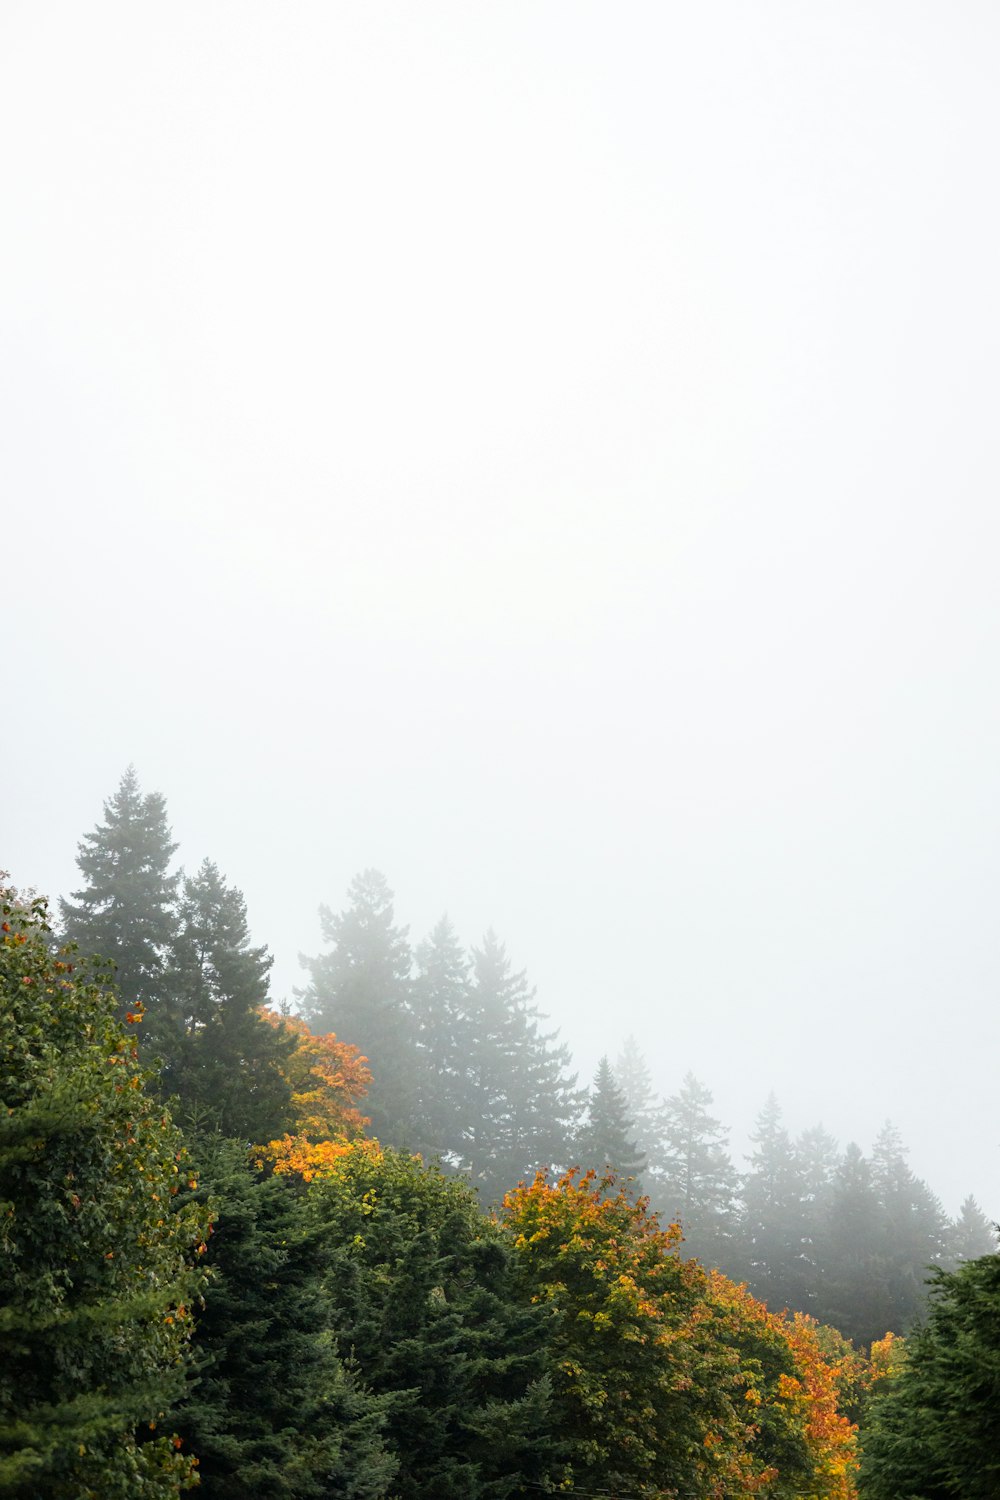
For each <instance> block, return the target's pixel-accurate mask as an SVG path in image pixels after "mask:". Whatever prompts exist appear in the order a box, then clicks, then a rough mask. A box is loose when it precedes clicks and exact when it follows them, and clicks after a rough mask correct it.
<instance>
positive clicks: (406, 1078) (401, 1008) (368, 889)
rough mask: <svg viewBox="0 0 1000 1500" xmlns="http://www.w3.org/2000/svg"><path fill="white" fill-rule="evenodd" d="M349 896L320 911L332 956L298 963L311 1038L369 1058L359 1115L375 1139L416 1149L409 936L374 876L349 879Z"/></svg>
mask: <svg viewBox="0 0 1000 1500" xmlns="http://www.w3.org/2000/svg"><path fill="white" fill-rule="evenodd" d="M348 895H349V899H350V905H349V906H348V907H347V908H346V910H344V911H342V912H339V913H334V912H332V911H331V910H330V909H329V907H325V906H324V907H321V908H320V922H321V927H322V932H323V937H324V939H325V941H326V942H327V943H329V944H331V945H332V947H331V949H330V951H329V952H327V953H322V954H320V955H319V956H318V957H317V958H303V960H302V962H303V964H304V965H305V967H306V968H307V969H308V970H309V975H310V982H309V984H308V986H307V987H306V989H305V990H304V991H303V993H302V999H303V1001H304V1009H305V1011H306V1018H307V1019H308V1021H309V1023H310V1025H311V1026H312V1027H313V1030H314V1031H317V1032H331V1031H333V1032H336V1034H337V1036H338V1037H339V1039H340V1040H341V1041H342V1042H350V1043H351V1044H352V1045H354V1046H356V1047H360V1049H361V1051H362V1053H363V1054H364V1056H365V1057H367V1059H368V1062H369V1065H370V1067H371V1070H372V1085H371V1088H370V1090H369V1092H368V1097H367V1099H366V1101H365V1109H366V1112H367V1113H368V1114H369V1115H370V1116H371V1122H372V1130H373V1132H374V1134H375V1135H376V1136H377V1137H378V1139H379V1140H380V1141H382V1142H384V1143H386V1144H391V1145H396V1146H418V1145H420V1144H421V1135H422V1131H421V1121H420V1100H421V1097H422V1095H423V1092H424V1090H423V1088H422V1084H421V1077H420V1063H421V1059H420V1053H419V1051H418V1048H417V1033H416V1025H415V1022H414V1018H413V1013H412V1010H411V1009H410V984H411V980H410V969H411V963H412V960H411V955H410V946H409V943H408V942H407V929H406V928H405V927H397V926H396V920H395V912H394V910H393V895H392V891H391V890H390V889H389V887H388V885H387V884H386V880H385V877H384V876H383V875H381V874H380V873H379V872H378V870H365V871H363V872H362V873H361V874H360V875H357V876H355V878H354V880H353V881H352V882H351V886H350V890H349V892H348Z"/></svg>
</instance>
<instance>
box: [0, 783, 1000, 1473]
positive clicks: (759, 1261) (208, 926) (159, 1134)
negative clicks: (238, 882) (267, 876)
mask: <svg viewBox="0 0 1000 1500" xmlns="http://www.w3.org/2000/svg"><path fill="white" fill-rule="evenodd" d="M177 852H178V851H177V849H176V847H175V845H174V844H173V842H172V840H171V837H170V832H169V827H168V821H167V810H166V806H165V802H164V799H163V798H162V797H161V796H159V795H158V794H155V793H143V791H142V789H141V787H140V786H139V783H138V779H137V777H136V775H135V773H134V772H133V771H131V770H130V771H129V772H128V773H127V774H126V776H125V777H124V778H123V780H122V783H121V785H120V786H119V788H118V790H117V791H116V793H115V794H114V795H113V796H112V797H111V798H110V799H109V801H108V802H107V803H106V804H105V810H104V817H103V820H102V822H101V823H100V824H99V825H98V826H97V827H96V828H95V829H94V830H93V831H92V832H91V833H88V834H86V835H85V836H84V838H83V840H82V842H81V844H80V846H79V857H78V864H79V868H80V875H81V879H80V885H79V888H78V889H77V890H75V891H74V892H72V893H71V894H70V895H69V896H68V897H67V898H66V899H65V900H63V901H62V902H61V903H60V912H59V919H58V920H57V921H55V920H54V921H52V922H51V923H50V921H49V918H48V912H47V907H46V905H45V903H44V902H41V901H38V900H33V899H32V898H30V897H25V896H19V895H18V894H17V892H16V891H15V890H14V889H13V887H9V886H8V887H5V889H4V892H3V946H2V954H3V970H2V976H0V979H2V987H3V988H2V994H3V1006H2V1011H0V1027H2V1033H0V1035H2V1042H3V1073H2V1076H0V1102H2V1104H3V1106H4V1109H3V1111H2V1112H0V1206H2V1211H3V1213H4V1215H5V1217H4V1220H3V1223H4V1231H3V1233H4V1238H3V1247H4V1258H3V1261H2V1263H0V1265H2V1271H0V1275H2V1278H3V1285H2V1294H3V1295H2V1307H3V1312H2V1314H0V1494H10V1495H12V1496H16V1497H24V1500H28V1497H29V1496H30V1497H36V1496H50V1495H51V1496H53V1497H56V1496H60V1497H62V1496H64V1497H66V1500H70V1497H78V1496H81V1497H82V1496H85V1495H86V1496H91V1495H92V1496H101V1497H102V1500H103V1497H105V1496H107V1497H112V1500H113V1497H115V1496H121V1497H122V1500H125V1497H128V1500H131V1497H140V1500H141V1497H146V1496H149V1497H154V1496H171V1495H174V1494H177V1493H179V1492H180V1490H182V1489H183V1488H185V1487H186V1486H189V1485H190V1484H191V1483H192V1482H193V1480H194V1477H195V1476H196V1475H198V1474H200V1475H201V1480H202V1484H203V1486H204V1493H205V1494H206V1495H208V1496H212V1495H219V1496H226V1497H230V1496H232V1497H233V1500H236V1497H237V1496H245V1495H248V1494H253V1495H254V1496H275V1497H279V1496H288V1497H300V1496H301V1497H310V1496H326V1495H331V1496H332V1495H343V1496H356V1497H360V1500H364V1497H369V1500H389V1497H392V1496H398V1497H408V1496H413V1497H418V1496H419V1497H425V1496H426V1497H427V1500H430V1497H432V1496H433V1497H448V1496H453V1497H455V1500H458V1497H462V1500H466V1497H468V1500H476V1497H479V1496H482V1497H483V1500H485V1497H502V1496H507V1495H514V1494H524V1493H539V1492H552V1493H554V1492H557V1491H558V1492H561V1493H588V1492H590V1493H593V1492H601V1493H621V1494H623V1495H624V1494H632V1495H641V1496H649V1497H653V1496H661V1497H662V1496H676V1497H680V1496H698V1497H704V1500H713V1497H717V1500H722V1497H725V1496H735V1495H747V1494H759V1495H766V1496H773V1497H775V1500H779V1497H786V1496H787V1497H794V1496H805V1495H825V1496H840V1497H844V1500H847V1497H850V1496H853V1495H855V1494H856V1493H857V1492H858V1489H857V1486H858V1483H859V1482H860V1483H861V1484H862V1491H861V1492H862V1493H863V1494H866V1495H870V1496H872V1497H876V1500H882V1497H884V1500H888V1497H889V1496H890V1495H893V1494H896V1495H899V1494H902V1493H913V1494H918V1493H919V1494H924V1493H926V1494H927V1495H931V1494H934V1495H936V1494H938V1493H940V1494H942V1495H943V1494H954V1493H962V1494H968V1495H979V1494H981V1495H984V1496H985V1495H993V1494H995V1493H997V1491H996V1489H995V1488H988V1487H987V1488H982V1486H981V1482H980V1480H976V1481H975V1482H976V1483H980V1488H975V1487H974V1485H970V1484H969V1483H967V1478H968V1475H970V1474H975V1473H976V1465H977V1464H978V1465H979V1468H980V1469H982V1460H981V1459H978V1458H976V1457H975V1454H976V1453H977V1452H978V1451H979V1449H980V1448H981V1446H982V1442H983V1436H982V1434H983V1432H984V1431H985V1430H986V1428H988V1424H989V1422H990V1421H991V1420H993V1418H992V1417H990V1416H989V1415H988V1413H989V1411H990V1410H994V1409H995V1407H992V1406H990V1405H989V1401H987V1402H986V1403H985V1405H984V1400H983V1393H984V1391H986V1392H987V1395H988V1396H989V1400H990V1401H992V1394H990V1393H991V1392H992V1391H993V1390H994V1388H995V1387H996V1386H997V1385H998V1383H1000V1382H998V1377H997V1374H996V1371H997V1369H998V1368H1000V1361H998V1360H997V1357H996V1352H995V1351H994V1352H992V1353H991V1352H990V1350H991V1348H992V1345H990V1343H989V1341H990V1339H991V1338H992V1339H995V1334H994V1333H992V1332H990V1330H991V1329H993V1328H994V1327H995V1325H998V1324H1000V1317H997V1316H996V1314H997V1312H998V1311H1000V1304H998V1303H997V1301H996V1297H997V1295H998V1292H1000V1288H998V1281H997V1277H996V1276H995V1274H994V1271H993V1269H992V1268H993V1267H995V1265H996V1263H997V1259H998V1258H997V1256H996V1254H995V1253H994V1250H995V1239H994V1237H993V1234H992V1232H991V1229H990V1226H989V1225H988V1224H987V1223H986V1221H985V1220H984V1218H983V1215H982V1214H981V1213H980V1211H979V1210H978V1208H977V1206H976V1204H975V1201H974V1200H973V1199H971V1198H970V1199H968V1200H967V1202H966V1204H965V1205H964V1206H963V1209H962V1212H961V1214H960V1216H959V1218H958V1220H957V1221H954V1222H950V1221H949V1220H948V1219H947V1218H946V1216H945V1215H944V1213H943V1212H942V1209H941V1206H940V1204H939V1203H938V1201H937V1200H936V1199H935V1197H934V1195H933V1193H932V1192H931V1191H930V1189H929V1188H928V1187H927V1186H926V1184H924V1183H923V1182H921V1181H920V1180H919V1179H918V1178H916V1177H915V1176H914V1175H913V1173H912V1172H911V1171H910V1169H909V1168H908V1166H907V1164H906V1153H905V1150H904V1147H903V1145H902V1143H901V1141H900V1140H899V1137H898V1134H897V1133H896V1132H895V1130H894V1129H893V1128H892V1127H891V1126H886V1127H885V1129H884V1130H883V1131H882V1133H881V1134H880V1136H879V1138H878V1140H877V1141H876V1142H875V1145H874V1148H873V1150H872V1151H871V1154H870V1156H867V1157H866V1156H865V1155H864V1154H863V1153H862V1152H861V1151H860V1149H859V1148H858V1147H857V1146H855V1145H848V1146H847V1147H846V1148H845V1149H843V1150H841V1149H840V1147H839V1146H838V1145H837V1143H836V1142H834V1141H833V1140H832V1139H830V1138H829V1137H828V1136H827V1135H826V1134H825V1133H824V1132H823V1131H822V1130H820V1129H819V1128H817V1129H814V1130H812V1131H808V1132H806V1133H805V1134H804V1135H802V1136H801V1137H799V1138H798V1139H792V1138H791V1137H790V1136H789V1134H788V1132H787V1131H786V1130H785V1129H784V1127H783V1125H782V1122H781V1114H780V1109H779V1106H778V1104H777V1101H775V1100H774V1099H773V1098H772V1099H770V1100H768V1101H767V1102H766V1104H765V1105H764V1108H763V1109H762V1112H761V1114H760V1116H759V1118H758V1121H757V1123H756V1127H755V1130H754V1132H753V1143H754V1149H753V1152H752V1155H751V1156H750V1158H749V1160H748V1161H747V1163H746V1165H745V1169H744V1170H742V1171H740V1170H737V1168H736V1166H735V1165H734V1163H733V1161H732V1159H731V1157H730V1154H729V1151H728V1146H727V1136H726V1132H725V1130H724V1129H723V1127H722V1126H721V1125H720V1124H719V1122H718V1121H717V1119H716V1118H715V1117H714V1115H713V1113H712V1107H713V1101H712V1096H711V1094H710V1093H709V1091H708V1089H707V1088H706V1087H705V1085H704V1084H703V1083H701V1082H699V1080H697V1079H696V1078H694V1077H693V1076H692V1075H690V1074H688V1076H687V1077H686V1078H685V1079H684V1082H683V1084H682V1086H681V1087H680V1089H679V1090H678V1092H677V1093H676V1094H675V1095H673V1096H672V1097H670V1098H667V1099H660V1098H658V1097H657V1096H656V1095H655V1093H654V1091H653V1089H652V1087H651V1084H650V1070H649V1067H648V1064H647V1060H646V1059H644V1057H643V1054H642V1049H641V1045H640V1044H638V1043H637V1042H636V1041H634V1040H632V1039H624V1040H623V1043H622V1046H621V1049H620V1051H619V1052H618V1053H617V1055H615V1056H614V1057H613V1058H609V1059H604V1060H602V1062H601V1064H600V1066H599V1068H598V1071H597V1074H596V1076H595V1078H594V1080H593V1081H592V1083H591V1085H590V1086H589V1087H581V1086H580V1085H579V1083H578V1080H577V1079H576V1078H575V1077H574V1076H573V1075H572V1073H571V1071H570V1069H571V1063H570V1052H569V1049H568V1046H567V1045H566V1044H565V1043H563V1042H561V1041H560V1040H559V1038H558V1037H557V1036H555V1035H554V1034H552V1033H551V1032H550V1031H548V1030H547V1029H546V1024H545V1019H544V1017H543V1015H542V1014H541V1013H540V1011H539V1009H538V1006H537V1004H536V1000H535V995H534V992H533V990H532V989H531V987H530V985H529V983H528V980H527V978H526V976H525V975H524V974H523V973H522V972H520V971H518V970H517V968H516V966H515V965H514V963H513V962H512V961H511V959H510V957H509V956H508V953H507V950H506V948H505V946H504V944H503V943H502V942H501V941H500V940H499V939H498V938H497V937H496V936H495V935H494V934H493V933H487V935H486V936H485V937H484V939H483V940H482V942H481V943H480V944H479V946H478V947H474V948H473V949H472V950H471V951H467V950H466V949H465V948H464V946H463V944H462V943H461V941H460V940H459V938H458V936H457V935H456V934H455V932H454V931H453V930H452V928H451V927H450V925H449V924H448V922H447V920H445V919H442V921H441V922H440V923H439V924H438V926H437V927H436V928H435V929H434V931H433V932H432V933H431V934H430V935H429V936H428V937H427V938H426V939H425V940H424V941H423V942H421V943H419V944H417V945H416V946H415V947H412V946H411V944H410V942H409V938H408V934H407V931H406V929H405V928H404V927H402V926H401V925H399V923H398V922H397V920H396V916H395V913H394V910H393V901H392V893H391V892H390V890H389V889H388V887H387V885H386V882H385V880H384V878H383V877H382V876H381V875H380V874H378V873H377V872H375V871H366V872H364V873H363V874H361V875H359V876H358V877H357V878H356V880H355V881H354V882H353V884H352V886H351V889H350V891H349V893H348V901H347V905H346V906H345V907H344V908H343V909H342V910H341V911H339V912H333V911H327V910H325V911H324V913H323V930H322V938H323V948H322V951H320V952H319V953H318V954H317V955H316V956H315V957H313V958H311V959H310V960H309V961H308V966H307V972H308V982H307V984H306V986H305V988H304V991H303V993H302V995H301V997H300V999H301V1014H298V1015H291V1014H288V1013H287V1012H286V1011H283V1010H282V1009H281V1008H276V1007H275V1006H274V1005H273V1004H271V1003H270V998H271V997H270V996H269V992H268V974H269V970H270V966H271V960H270V957H269V954H268V952H267V949H266V948H265V947H264V946H261V945H256V944H255V943H254V942H253V939H252V937H251V934H250V932H249V928H248V923H247V915H246V908H245V904H244V901H243V898H242V896H241V894H240V892H239V891H238V890H236V889H235V888H233V887H232V886H231V885H230V884H229V883H228V881H227V880H226V878H225V876H224V875H223V873H222V872H221V871H220V870H219V869H218V867H217V866H216V865H214V864H213V863H211V862H210V861H205V862H204V863H203V864H202V866H201V867H200V868H199V869H198V870H197V871H196V872H195V873H194V874H193V875H189V876H182V875H180V874H179V873H178V872H177V870H176V869H175V856H176V854H177ZM54 929H56V930H54ZM91 955H93V957H92V956H91ZM111 964H113V965H114V966H115V967H114V970H113V972H112V970H111V967H110V965H111ZM932 1268H936V1270H935V1275H936V1278H937V1281H936V1291H935V1293H934V1300H933V1301H932V1304H931V1307H930V1310H929V1312H928V1310H927V1305H926V1286H925V1283H926V1279H927V1277H928V1275H929V1274H930V1273H931V1269H932ZM991 1299H992V1300H991ZM976 1307H979V1308H980V1309H982V1308H984V1307H992V1308H993V1309H994V1312H993V1314H992V1315H991V1316H992V1321H990V1319H989V1318H987V1319H986V1321H985V1323H983V1320H982V1318H981V1317H980V1318H979V1319H978V1321H977V1318H976V1316H975V1314H974V1309H975V1308H976ZM970 1309H972V1310H973V1311H970ZM922 1312H923V1313H924V1314H925V1322H924V1324H923V1326H922V1327H919V1326H917V1324H916V1320H917V1319H918V1317H919V1315H920V1314H921V1313H922ZM963 1318H965V1319H966V1320H967V1323H968V1319H969V1318H971V1319H972V1321H971V1323H968V1326H967V1329H966V1332H965V1333H964V1334H963V1335H962V1340H963V1341H962V1354H961V1357H960V1359H959V1361H958V1364H957V1365H956V1364H955V1363H954V1360H953V1361H952V1363H951V1364H950V1365H948V1366H947V1368H948V1370H949V1374H948V1377H947V1381H946V1385H948V1383H949V1382H950V1385H948V1388H949V1389H951V1388H954V1391H955V1392H956V1397H955V1400H956V1403H957V1406H958V1407H960V1408H961V1410H960V1411H959V1412H956V1411H952V1410H950V1409H949V1401H950V1399H951V1398H950V1397H948V1396H947V1394H946V1395H945V1396H942V1395H941V1379H942V1377H941V1375H940V1370H941V1369H942V1368H944V1366H942V1363H941V1349H942V1346H943V1345H947V1341H948V1339H949V1337H951V1336H952V1335H951V1334H950V1333H949V1330H954V1329H955V1328H956V1327H958V1326H960V1325H961V1326H965V1325H962V1319H963ZM915 1328H916V1331H915V1332H913V1333H912V1337H910V1338H909V1339H908V1342H907V1343H905V1344H904V1342H903V1340H901V1339H900V1338H899V1337H898V1335H901V1334H903V1335H910V1334H911V1330H914V1329H915ZM981 1343H983V1344H985V1346H986V1347H985V1348H984V1350H983V1351H982V1352H980V1349H979V1344H981ZM907 1348H908V1349H909V1351H910V1352H909V1353H907V1352H906V1351H907ZM962 1361H965V1364H966V1365H967V1366H968V1369H965V1368H964V1366H963V1364H962ZM984 1370H986V1371H987V1375H986V1376H985V1377H984V1374H983V1371H984ZM989 1372H992V1373H989ZM984 1381H985V1383H984ZM991 1381H992V1386H991V1385H990V1382H991ZM928 1393H930V1395H929V1394H928ZM959 1393H960V1394H961V1400H959V1399H958V1395H959ZM932 1398H933V1399H932ZM929 1401H930V1402H931V1404H932V1405H933V1404H934V1403H935V1402H936V1403H937V1405H936V1408H935V1409H937V1410H938V1412H939V1418H940V1422H939V1426H938V1427H935V1425H934V1422H932V1421H929V1420H927V1419H926V1408H927V1405H928V1402H929ZM920 1403H923V1406H922V1407H920V1410H921V1411H923V1412H924V1416H923V1417H922V1418H920V1420H919V1421H917V1423H916V1426H915V1427H914V1431H915V1432H916V1431H917V1428H919V1442H917V1441H916V1439H914V1441H913V1442H910V1441H907V1442H906V1443H904V1444H902V1446H901V1444H900V1442H899V1441H897V1438H896V1437H894V1436H893V1435H894V1434H896V1435H897V1437H898V1434H899V1433H905V1432H907V1431H908V1430H909V1429H908V1427H907V1424H908V1422H910V1421H911V1415H912V1413H913V1412H914V1411H915V1410H916V1409H917V1407H918V1406H919V1404H920ZM984 1413H985V1414H984ZM963 1422H964V1423H965V1427H966V1429H967V1430H966V1431H965V1432H964V1434H963V1433H960V1432H959V1428H960V1427H961V1424H962V1423H963ZM984 1423H985V1424H986V1428H984V1426H983V1424H984ZM859 1424H860V1438H859ZM956 1424H957V1425H956ZM977 1424H978V1425H977ZM904 1448H905V1450H906V1452H907V1453H908V1454H911V1455H912V1453H916V1454H917V1457H916V1458H912V1460H911V1459H908V1460H907V1461H908V1462H910V1463H911V1468H910V1470H908V1471H907V1474H906V1484H907V1485H909V1489H906V1490H903V1489H898V1488H897V1489H896V1490H893V1485H898V1484H900V1483H902V1482H903V1481H902V1480H901V1478H900V1474H901V1472H902V1471H901V1470H900V1469H899V1467H898V1466H899V1463H900V1454H901V1452H902V1451H903V1449H904ZM862 1449H863V1450H864V1458H863V1460H862V1462H861V1468H860V1471H859V1454H860V1453H861V1450H862ZM991 1451H993V1452H996V1447H995V1445H993V1448H992V1450H991ZM970 1455H971V1456H970ZM990 1462H992V1460H991V1461H990ZM914 1464H915V1465H916V1468H914V1467H913V1465H914ZM921 1464H922V1465H923V1468H921V1467H920V1465H921ZM962 1464H964V1465H965V1468H964V1469H963V1468H962V1467H961V1465H962ZM859 1472H860V1475H861V1479H860V1481H859V1477H858V1476H859ZM983 1472H986V1471H983ZM956 1475H958V1476H960V1478H959V1479H956V1478H955V1476H956ZM989 1475H992V1476H993V1477H992V1478H989ZM996 1477H997V1472H996V1470H995V1467H994V1468H993V1469H989V1470H988V1473H987V1480H986V1481H983V1482H986V1483H988V1484H993V1483H994V1482H995V1480H996ZM932 1480H933V1483H939V1481H940V1485H941V1486H943V1487H939V1488H938V1489H933V1488H932V1487H931V1482H932ZM921 1485H924V1486H925V1488H924V1489H921V1488H920V1486H921ZM956 1486H957V1487H956Z"/></svg>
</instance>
